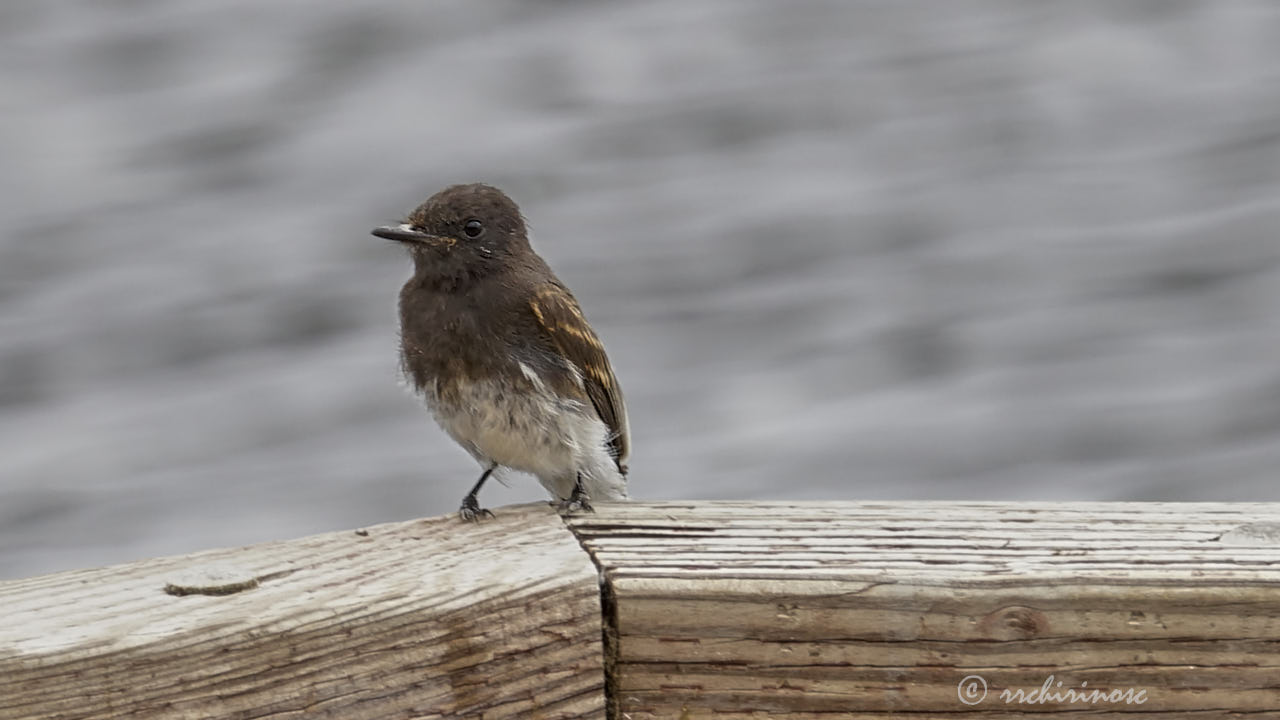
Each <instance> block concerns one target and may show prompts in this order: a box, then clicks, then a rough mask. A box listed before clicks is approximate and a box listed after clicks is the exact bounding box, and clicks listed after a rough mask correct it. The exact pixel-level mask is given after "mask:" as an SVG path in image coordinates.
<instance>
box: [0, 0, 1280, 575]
mask: <svg viewBox="0 0 1280 720" xmlns="http://www.w3.org/2000/svg"><path fill="white" fill-rule="evenodd" d="M0 87H2V88H3V93H0V105H2V106H3V112H2V113H0V153H2V156H3V163H2V164H0V577H18V576H24V575H30V574H36V573H41V572H47V571H53V570H59V569H65V568H72V567H81V566H92V565H99V564H105V563H112V562H118V561H125V560H130V559H136V558H142V557H147V556H152V555H159V554H172V553H180V552H186V551H191V550H195V549H199V548H205V547H212V546H220V545H239V544H246V543H250V542H255V541H260V540H265V539H273V538H286V537H292V536H298V535H302V534H307V533H313V532H320V531H326V530H333V529H341V528H352V527H359V526H361V525H366V524H372V523H377V522H383V521H392V520H400V519H407V518H411V517H415V516H421V515H428V514H439V513H446V512H452V511H453V510H454V509H456V507H457V505H458V502H459V500H460V499H461V497H462V495H463V493H464V492H465V491H466V489H467V487H468V486H469V485H470V483H471V482H472V481H474V479H475V476H476V474H477V468H476V467H475V466H474V464H473V462H472V461H471V460H470V458H469V457H468V456H467V455H466V454H465V453H464V452H463V451H462V450H460V449H458V448H457V447H456V446H454V445H453V444H452V443H451V442H450V441H449V440H448V439H447V438H446V437H445V436H444V434H443V433H442V432H440V431H439V430H438V429H437V428H436V427H435V426H434V424H433V423H432V421H431V420H430V418H429V416H428V414H427V413H426V412H425V411H424V410H423V409H422V408H421V406H420V405H419V403H418V402H417V401H416V400H415V399H414V398H412V397H411V396H410V395H409V394H408V393H407V392H406V391H405V390H404V388H403V387H402V386H401V385H400V384H399V381H398V371H397V363H396V340H395V334H396V322H397V319H396V314H395V298H396V293H397V292H398V289H399V286H400V284H401V283H402V282H403V281H404V279H405V278H406V277H407V276H408V273H409V262H408V260H407V258H405V257H404V256H403V254H402V253H401V252H400V251H399V250H398V249H397V248H396V247H394V246H392V245H391V244H389V243H387V242H385V241H380V240H377V239H375V238H373V237H371V236H370V235H369V234H368V233H369V229H370V228H371V227H373V226H374V225H376V224H380V223H383V222H387V221H391V220H396V219H398V218H399V217H400V216H401V215H402V214H404V213H405V212H407V211H408V210H409V209H411V208H412V207H413V206H414V205H416V204H417V203H418V202H419V201H421V200H422V199H423V198H424V197H426V196H427V195H429V194H431V193H432V192H434V191H435V190H438V189H440V188H441V187H443V186H445V185H447V184H450V183H454V182H465V181H474V180H483V181H487V182H491V183H493V184H496V185H498V186H500V187H502V188H504V189H505V190H507V191H508V192H509V193H510V194H511V195H512V196H513V197H514V198H515V199H516V201H517V202H519V203H520V204H521V205H522V207H523V209H524V210H525V212H526V214H527V215H528V216H529V219H530V222H531V225H532V228H533V231H534V243H535V247H537V248H538V249H539V250H540V251H541V252H542V253H543V255H544V256H546V257H547V258H548V260H549V261H550V262H551V264H552V265H553V266H554V267H555V268H556V269H557V271H558V272H559V274H560V276H561V277H562V278H563V279H564V280H565V281H566V282H567V283H568V284H569V285H570V286H571V287H572V288H573V289H574V290H575V292H576V293H577V295H578V296H579V298H580V299H581V301H582V302H583V305H584V306H585V308H586V310H587V314H588V316H589V317H590V318H591V320H592V323H593V324H594V325H595V327H596V329H597V330H598V331H599V332H600V334H601V335H602V336H603V338H604V339H605V341H606V344H607V345H608V347H609V350H610V352H611V354H612V357H613V359H614V364H615V366H616V369H617V371H618V375H619V377H620V379H621V381H622V384H623V387H624V388H625V390H626V392H627V397H628V400H629V406H630V411H631V421H632V427H633V433H634V446H635V455H634V457H633V460H632V463H631V464H632V471H633V472H632V489H633V494H634V496H635V497H637V498H645V499H662V498H759V499H767V498H805V499H856V498H867V499H879V498H933V499H943V498H957V499H1000V500H1019V499H1095V500H1111V499H1115V500H1121V499H1126V500H1206V499H1216V500H1276V499H1280V489H1278V488H1280V485H1278V484H1277V478H1276V475H1277V471H1278V470H1280V436H1278V434H1277V433H1278V432H1280V362H1277V360H1278V358H1280V312H1278V311H1277V308H1280V237H1278V234H1280V233H1278V232H1277V230H1278V228H1280V5H1278V4H1276V3H1270V2H1174V1H1171V0H1151V1H1149V2H1128V1H1121V0H1105V1H1101V2H1086V1H1082V0H1069V1H1062V2H1047V3H1028V2H1014V1H1012V0H1007V1H1006V0H989V1H983V2H946V3H943V2H932V3H924V2H909V1H903V0H892V1H885V2H850V1H847V0H839V1H832V2H809V1H792V2H785V3H781V2H764V1H757V2H745V1H743V0H732V1H730V0H719V1H715V2H685V1H683V0H662V1H658V2H648V3H635V4H615V3H599V4H597V3H585V2H538V3H532V2H516V1H515V0H511V1H510V2H500V3H474V2H465V1H463V0H456V1H453V2H431V3H420V2H409V1H407V0H406V1H403V2H390V1H381V2H368V3H359V4H356V3H342V2H330V3H316V2H309V3H302V2H276V3H262V2H258V1H257V0H228V1H227V2H218V3H202V2H195V0H184V1H177V2H174V1H169V2H158V1H151V0H127V1H126V0H112V1H107V0H79V1H78V2H59V3H52V2H45V1H44V0H6V2H4V3H3V4H0ZM541 497H543V495H542V492H541V490H540V489H539V488H538V486H537V484H536V483H535V482H534V481H533V480H532V479H531V478H528V477H525V476H515V477H514V478H513V482H512V484H511V486H510V487H509V488H501V487H498V486H493V487H492V488H491V489H490V490H488V491H487V492H486V494H485V496H484V498H483V499H484V501H485V503H486V504H489V505H498V504H501V503H504V502H514V501H527V500H533V499H538V498H541Z"/></svg>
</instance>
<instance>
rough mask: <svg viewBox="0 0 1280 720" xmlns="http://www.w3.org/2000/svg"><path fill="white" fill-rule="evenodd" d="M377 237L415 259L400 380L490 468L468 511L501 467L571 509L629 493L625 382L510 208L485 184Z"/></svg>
mask: <svg viewBox="0 0 1280 720" xmlns="http://www.w3.org/2000/svg"><path fill="white" fill-rule="evenodd" d="M373 232H374V234H375V235H377V236H379V237H384V238H388V239H391V240H397V241H399V242H401V243H403V244H404V245H405V246H406V247H407V248H408V249H409V251H410V254H411V255H412V257H413V260H414V266H415V270H414V275H413V277H412V278H410V280H409V281H408V282H407V283H406V284H405V286H404V288H403V289H402V290H401V292H400V322H401V357H402V361H403V366H404V370H405V374H406V375H407V376H408V378H409V379H410V380H411V381H412V383H413V385H414V388H415V389H416V390H417V391H418V392H419V393H421V394H422V395H423V396H424V398H425V399H426V401H427V405H428V406H429V407H430V408H431V410H432V412H433V413H434V415H435V417H436V420H437V421H438V422H439V423H440V425H441V426H442V427H443V428H444V429H445V430H446V431H447V432H448V433H449V434H450V435H451V436H452V437H453V438H454V439H455V440H457V441H458V443H459V444H461V445H462V446H463V447H464V448H466V449H467V451H468V452H470V453H471V454H472V455H473V456H474V457H475V458H476V459H477V460H478V461H480V463H481V465H482V466H483V467H484V468H485V472H484V474H483V475H482V476H481V478H480V481H479V482H478V483H477V484H476V487H475V489H474V490H473V491H472V492H471V493H470V494H468V496H467V497H466V499H464V501H463V507H462V514H463V516H464V517H465V518H467V519H474V518H475V517H478V516H479V515H480V514H482V513H483V512H484V511H481V510H480V508H479V506H478V502H477V500H476V493H477V492H478V490H479V489H480V487H481V486H482V485H483V483H484V481H485V479H486V478H487V477H488V476H489V474H490V473H491V472H492V471H493V470H494V469H495V468H497V467H500V466H505V467H511V468H514V469H517V470H523V471H526V472H531V473H533V474H535V475H537V476H538V478H539V480H540V481H541V482H542V484H543V485H544V486H545V487H547V488H548V490H550V491H551V492H552V493H553V494H554V495H555V496H556V497H557V498H560V499H565V500H566V501H567V502H569V503H572V504H575V505H579V506H584V505H587V497H588V496H590V497H595V498H597V499H620V498H625V497H626V490H625V473H626V471H627V464H626V463H627V458H628V456H629V454H630V439H629V433H628V427H627V414H626V407H625V404H624V402H623V397H622V392H621V389H620V388H619V386H618V381H617V378H616V377H615V376H614V373H613V369H612V367H611V366H610V363H609V358H608V355H607V354H606V353H605V350H604V346H603V345H602V344H601V342H600V339H599V338H598V337H597V336H596V334H595V332H594V331H593V330H592V329H591V326H590V325H589V324H588V323H587V321H586V318H585V317H584V316H583V313H582V309H581V307H580V306H579V305H578V301H577V300H576V299H575V298H574V297H573V294H572V293H571V292H570V291H569V289H568V288H567V287H565V286H564V284H563V283H561V282H560V280H559V279H558V278H557V277H556V276H555V273H553V272H552V271H551V269H550V268H549V267H548V266H547V264H546V263H545V262H544V261H543V260H542V258H541V257H539V256H538V255H537V253H535V252H534V251H533V249H532V248H531V247H530V245H529V240H528V235H527V229H526V227H525V222H524V218H523V217H522V216H521V214H520V210H519V208H518V207H517V206H516V204H515V203H514V202H512V201H511V199H510V198H508V197H507V196H506V195H505V194H503V193H502V191H500V190H498V189H497V188H494V187H491V186H488V185H482V184H473V185H455V186H453V187H450V188H446V189H445V190H443V191H441V192H439V193H437V194H436V195H433V196H432V197H431V198H429V199H428V200H427V201H426V202H424V203H423V204H422V205H420V206H419V207H418V208H417V209H416V210H414V211H413V212H412V213H411V214H410V215H409V217H408V219H407V220H406V221H405V222H404V223H402V224H401V225H398V226H389V227H382V228H378V229H376V230H374V231H373ZM606 465H607V467H606Z"/></svg>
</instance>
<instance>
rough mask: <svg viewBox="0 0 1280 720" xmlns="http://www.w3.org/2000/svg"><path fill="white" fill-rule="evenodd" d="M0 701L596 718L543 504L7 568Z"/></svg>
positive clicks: (567, 559) (56, 707)
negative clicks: (41, 571)
mask: <svg viewBox="0 0 1280 720" xmlns="http://www.w3.org/2000/svg"><path fill="white" fill-rule="evenodd" d="M0 618H2V619H3V622H2V623H0V718H114V717H130V718H193V719H194V718H201V719H205V718H301V717H308V718H310V717H335V718H351V719H360V718H442V717H483V718H548V719H549V718H600V717H603V712H604V697H603V669H602V662H601V633H600V618H601V609H600V593H599V582H598V576H597V573H596V569H595V567H594V566H593V565H592V564H591V561H590V559H589V558H588V557H587V555H586V554H585V553H584V552H583V551H582V549H581V547H580V546H579V545H578V543H577V542H576V541H575V539H574V537H573V536H572V535H571V534H570V533H569V532H568V531H567V530H566V529H565V527H564V524H563V523H562V521H561V520H560V518H559V517H558V516H557V515H556V514H555V513H554V512H552V511H551V510H550V509H549V508H548V507H547V505H546V504H544V503H540V504H536V505H532V506H523V507H517V508H503V509H502V510H500V511H499V512H498V513H497V519H496V520H491V521H488V522H484V523H479V524H471V525H463V524H462V523H461V522H460V521H458V520H457V519H456V518H455V517H453V516H450V517H445V518H437V519H432V520H418V521H413V522H407V523H398V524H391V525H380V526H376V527H370V528H368V529H367V530H365V531H361V532H359V533H357V532H353V531H347V532H339V533H330V534H327V535H318V536H315V537H310V538H303V539H299V540H291V541H286V542H277V543H268V544H264V545H256V546H252V547H247V548H240V549H234V550H212V551H208V552H201V553H196V554H194V555H189V556H184V557H175V558H162V559H157V560H148V561H144V562H139V563H135V564H131V565H122V566H117V567H108V568H101V569H94V570H84V571H77V572H68V573H60V574H57V575H49V576H45V577H37V578H32V579H28V580H20V581H15V582H6V583H0Z"/></svg>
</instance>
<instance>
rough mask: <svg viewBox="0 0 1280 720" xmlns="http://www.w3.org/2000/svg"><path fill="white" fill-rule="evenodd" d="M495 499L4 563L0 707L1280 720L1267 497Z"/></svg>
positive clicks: (68, 712) (112, 713)
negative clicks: (339, 524)
mask: <svg viewBox="0 0 1280 720" xmlns="http://www.w3.org/2000/svg"><path fill="white" fill-rule="evenodd" d="M496 512H497V517H496V518H495V519H493V520H489V521H486V522H481V523H478V524H463V523H461V522H460V521H458V520H457V519H456V518H454V517H444V518H434V519H430V520H417V521H412V522H405V523H395V524H389V525H381V526H376V527H370V528H367V529H362V530H353V531H345V532H337V533H330V534H326V535H319V536H315V537H310V538H302V539H298V540H289V541H283V542H275V543H267V544H263V545H255V546H251V547H246V548H238V549H231V550H211V551H205V552H199V553H195V554H192V555H186V556H182V557H173V558H161V559H156V560H146V561H142V562H138V563H133V564H129V565H121V566H116V567H108V568H99V569H93V570H82V571H74V572H66V573H59V574H55V575H47V576H43V577H37V578H31V579H27V580H18V581H10V582H4V583H0V718H31V719H36V718H42V719H43V718H116V717H128V718H201V719H204V718H304V717H334V718H353V719H356V718H446V717H459V718H461V717H467V718H470V717H477V718H578V717H591V718H603V717H606V712H607V713H608V717H612V718H628V719H630V720H641V719H642V718H645V719H647V718H704V717H706V718H710V717H715V718H730V717H752V718H793V719H797V720H798V719H799V718H825V717H830V718H837V717H838V718H887V717H893V718H934V717H965V718H981V717H991V718H997V717H999V718H1012V717H1041V718H1043V717H1045V716H1046V714H1057V713H1063V715H1062V716H1063V717H1088V718H1091V719H1092V718H1136V717H1146V718H1155V717H1159V718H1171V717H1196V718H1210V717H1237V716H1242V717H1259V718H1261V717H1280V504H1199V503H1197V504H1165V503H1161V504H1153V503H1094V504H1072V503H1040V504H1022V503H938V502H900V503H808V504H804V503H745V502H744V503H709V502H708V503H700V502H695V503H659V504H643V503H629V504H616V505H600V506H599V507H598V508H597V512H595V513H593V514H579V515H574V516H571V517H566V518H561V517H560V516H559V515H557V514H556V513H554V512H553V511H552V510H551V509H550V508H549V507H548V506H546V505H544V504H538V505H528V506H518V507H507V508H500V509H498V510H497V511H496ZM1233 713H1234V714H1233Z"/></svg>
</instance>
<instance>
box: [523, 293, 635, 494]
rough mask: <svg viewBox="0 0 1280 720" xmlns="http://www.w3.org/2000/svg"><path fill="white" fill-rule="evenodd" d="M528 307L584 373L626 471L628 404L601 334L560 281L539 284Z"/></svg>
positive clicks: (585, 384)
mask: <svg viewBox="0 0 1280 720" xmlns="http://www.w3.org/2000/svg"><path fill="white" fill-rule="evenodd" d="M529 307H530V308H531V309H532V310H533V316H534V318H535V319H536V320H537V321H538V325H539V326H540V327H541V328H542V332H543V333H544V334H545V335H546V337H547V338H548V339H550V341H551V343H552V345H554V346H555V348H556V349H558V350H559V351H560V354H561V355H562V356H563V357H564V358H565V359H567V360H568V361H569V362H571V363H573V365H574V367H576V368H577V370H578V373H579V374H580V375H581V376H582V385H583V389H584V390H586V392H587V397H589V398H591V404H592V405H594V406H595V408H596V413H597V414H598V415H599V416H600V419H601V420H603V421H604V424H605V425H606V426H608V428H609V431H610V437H609V447H610V449H611V450H612V452H613V457H614V459H615V460H617V462H618V470H619V471H621V472H623V473H626V471H627V457H628V456H629V455H630V454H631V438H630V437H629V433H628V429H627V408H626V405H625V404H623V400H622V388H620V387H618V379H617V378H616V377H614V374H613V368H612V367H611V366H610V365H609V356H608V355H606V354H605V352H604V345H602V344H601V343H600V338H598V337H596V334H595V332H594V331H593V330H592V329H591V326H590V325H588V324H587V320H586V318H585V317H583V315H582V308H580V307H578V301H577V300H575V299H574V297H573V295H572V294H570V293H569V290H568V289H567V288H565V287H564V286H563V285H560V284H559V283H554V282H552V283H547V284H545V285H542V286H541V287H539V288H538V290H537V292H535V293H534V295H533V299H532V300H531V301H530V302H529Z"/></svg>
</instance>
